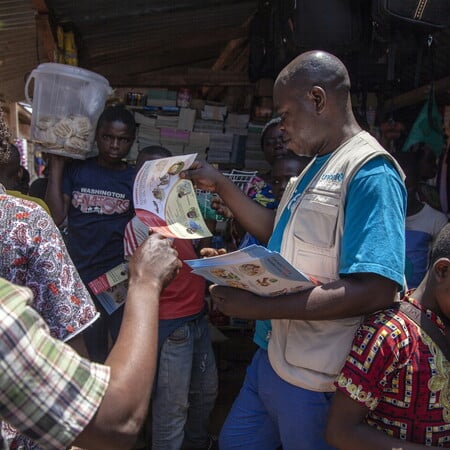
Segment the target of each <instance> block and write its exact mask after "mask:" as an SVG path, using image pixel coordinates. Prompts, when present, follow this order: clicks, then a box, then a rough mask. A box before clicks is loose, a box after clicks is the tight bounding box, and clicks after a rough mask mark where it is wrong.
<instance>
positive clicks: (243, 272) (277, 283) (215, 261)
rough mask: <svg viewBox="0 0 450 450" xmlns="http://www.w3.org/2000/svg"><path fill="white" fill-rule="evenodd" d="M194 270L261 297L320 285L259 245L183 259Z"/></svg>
mask: <svg viewBox="0 0 450 450" xmlns="http://www.w3.org/2000/svg"><path fill="white" fill-rule="evenodd" d="M185 263H186V264H188V265H189V266H190V267H191V268H192V269H193V270H192V272H193V273H196V274H197V275H201V276H203V277H204V278H206V279H207V280H209V281H211V282H213V283H216V284H220V285H222V286H230V287H235V288H239V289H245V290H247V291H250V292H253V293H255V294H258V295H261V296H275V295H283V294H289V293H293V292H298V291H300V290H302V289H305V288H310V287H312V286H314V285H317V284H319V283H318V282H317V281H316V280H314V279H313V278H311V277H308V276H307V275H305V274H304V273H302V272H299V271H298V270H297V269H296V268H295V267H294V266H292V265H291V264H290V263H289V262H288V261H286V260H285V259H284V258H283V257H282V256H281V255H280V254H279V253H277V252H272V251H270V250H268V249H266V248H265V247H263V246H261V245H250V246H248V247H245V248H243V249H241V250H237V251H235V252H232V253H227V254H225V255H220V256H213V257H211V258H202V259H191V260H187V261H185Z"/></svg>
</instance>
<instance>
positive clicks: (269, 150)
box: [263, 126, 287, 165]
mask: <svg viewBox="0 0 450 450" xmlns="http://www.w3.org/2000/svg"><path fill="white" fill-rule="evenodd" d="M263 151H264V157H265V159H266V161H267V162H268V163H269V164H270V165H272V164H273V162H274V160H275V158H280V157H282V156H284V155H286V152H287V148H286V144H285V143H284V142H283V132H282V131H281V130H280V127H278V126H273V127H271V128H269V129H268V130H267V132H266V135H265V136H264V142H263Z"/></svg>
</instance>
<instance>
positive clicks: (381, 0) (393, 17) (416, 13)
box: [372, 0, 450, 32]
mask: <svg viewBox="0 0 450 450" xmlns="http://www.w3.org/2000/svg"><path fill="white" fill-rule="evenodd" d="M372 17H373V19H374V21H375V22H377V23H379V24H380V25H382V26H388V27H395V26H404V27H412V28H416V29H417V30H422V31H424V32H433V31H437V30H440V29H442V28H445V27H447V26H449V25H450V1H448V0H372Z"/></svg>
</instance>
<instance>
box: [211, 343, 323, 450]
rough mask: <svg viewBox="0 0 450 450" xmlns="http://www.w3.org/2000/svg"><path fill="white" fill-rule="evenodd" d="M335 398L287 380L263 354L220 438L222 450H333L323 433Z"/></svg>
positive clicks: (258, 356) (257, 358)
mask: <svg viewBox="0 0 450 450" xmlns="http://www.w3.org/2000/svg"><path fill="white" fill-rule="evenodd" d="M331 398H332V393H329V392H313V391H308V390H306V389H302V388H299V387H297V386H294V385H292V384H289V383H287V382H285V381H284V380H282V379H281V378H280V377H279V376H278V375H277V374H276V373H275V372H274V370H273V369H272V366H271V365H270V362H269V358H268V354H267V351H266V350H263V349H258V350H257V352H256V353H255V355H254V356H253V359H252V362H251V364H250V366H249V367H248V368H247V374H246V376H245V380H244V384H243V386H242V388H241V391H240V392H239V395H238V397H237V398H236V400H235V401H234V403H233V406H232V407H231V410H230V412H229V414H228V417H227V418H226V420H225V423H224V425H223V428H222V431H221V433H220V437H219V448H220V450H229V449H241V450H244V449H245V450H275V449H276V448H278V447H279V446H280V445H282V446H283V450H330V449H332V447H330V446H329V445H328V444H327V443H326V442H325V439H324V432H325V426H326V420H327V414H328V407H329V405H330V402H331Z"/></svg>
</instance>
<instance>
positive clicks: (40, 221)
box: [0, 185, 97, 340]
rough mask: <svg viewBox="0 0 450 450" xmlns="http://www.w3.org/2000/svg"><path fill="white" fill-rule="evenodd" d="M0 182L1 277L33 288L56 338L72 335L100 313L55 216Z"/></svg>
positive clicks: (35, 302)
mask: <svg viewBox="0 0 450 450" xmlns="http://www.w3.org/2000/svg"><path fill="white" fill-rule="evenodd" d="M2 188H3V187H2V186H1V185H0V239H1V246H0V276H2V277H3V278H6V279H7V280H9V281H11V282H12V283H15V284H18V285H20V286H27V287H29V288H30V289H31V290H32V291H33V294H34V302H33V306H34V308H35V309H36V310H37V311H38V312H39V313H40V314H41V316H42V317H43V318H44V320H45V322H46V323H47V325H48V326H49V328H50V333H51V335H52V336H53V337H56V338H58V339H61V340H67V339H70V338H72V337H73V336H74V335H75V334H77V333H78V332H80V331H81V330H82V329H84V328H85V327H87V326H88V325H90V324H91V323H92V322H93V321H94V320H95V319H96V318H97V313H96V309H95V306H94V304H93V302H92V299H91V297H90V296H89V293H88V292H87V290H86V288H85V286H84V284H83V283H82V281H81V279H80V277H79V275H78V273H77V271H76V269H75V267H74V266H73V263H72V261H71V259H70V257H69V254H68V253H67V250H66V247H65V245H64V242H63V240H62V238H61V234H60V232H59V230H58V228H57V227H56V225H55V223H54V222H53V220H52V218H51V217H50V216H49V215H48V214H47V213H46V212H45V211H44V210H43V209H42V208H41V207H40V206H38V205H37V204H35V203H34V202H31V201H27V200H23V199H18V198H16V197H13V196H10V195H7V194H5V193H4V190H3V189H2Z"/></svg>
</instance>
